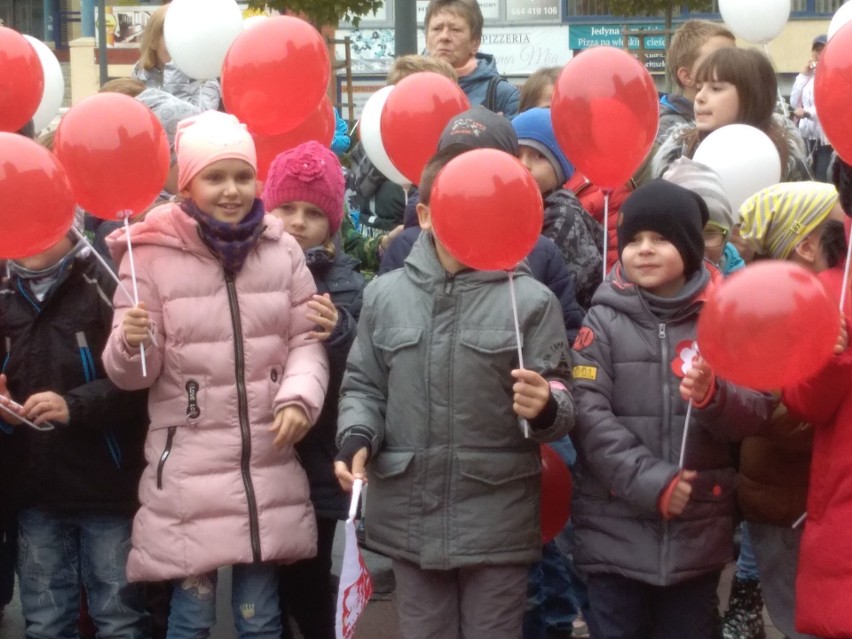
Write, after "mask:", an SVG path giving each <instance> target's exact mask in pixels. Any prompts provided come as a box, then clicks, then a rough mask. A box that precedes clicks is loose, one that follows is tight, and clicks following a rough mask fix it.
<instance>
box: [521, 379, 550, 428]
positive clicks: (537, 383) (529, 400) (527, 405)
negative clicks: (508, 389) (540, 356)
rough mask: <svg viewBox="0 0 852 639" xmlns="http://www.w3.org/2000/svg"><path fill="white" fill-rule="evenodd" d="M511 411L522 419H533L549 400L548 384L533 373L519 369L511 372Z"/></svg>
mask: <svg viewBox="0 0 852 639" xmlns="http://www.w3.org/2000/svg"><path fill="white" fill-rule="evenodd" d="M512 377H514V378H515V384H514V385H513V386H512V392H513V393H514V396H513V397H512V410H513V411H515V413H517V414H518V415H519V416H520V417H523V418H524V419H535V418H536V417H538V415H539V413H541V411H542V410H543V409H544V407H545V406H546V405H547V400H549V399H550V384H549V383H548V382H547V380H546V379H544V378H543V377H542V376H541V375H539V374H538V373H536V372H535V371H531V370H527V369H525V368H519V369H516V370H513V371H512Z"/></svg>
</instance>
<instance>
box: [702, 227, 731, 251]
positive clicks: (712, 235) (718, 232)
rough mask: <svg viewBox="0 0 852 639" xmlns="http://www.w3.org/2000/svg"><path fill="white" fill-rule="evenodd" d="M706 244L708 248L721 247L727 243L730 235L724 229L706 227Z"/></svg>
mask: <svg viewBox="0 0 852 639" xmlns="http://www.w3.org/2000/svg"><path fill="white" fill-rule="evenodd" d="M703 235H704V246H705V247H707V248H719V247H720V246H723V245H724V244H725V240H726V239H727V237H728V231H725V230H723V229H716V228H708V229H704V233H703Z"/></svg>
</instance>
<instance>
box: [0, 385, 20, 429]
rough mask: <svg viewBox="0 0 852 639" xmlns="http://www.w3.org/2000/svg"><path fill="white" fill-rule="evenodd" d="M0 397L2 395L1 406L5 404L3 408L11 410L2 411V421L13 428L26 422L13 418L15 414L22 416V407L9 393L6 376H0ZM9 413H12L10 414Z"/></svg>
mask: <svg viewBox="0 0 852 639" xmlns="http://www.w3.org/2000/svg"><path fill="white" fill-rule="evenodd" d="M0 395H2V397H0V404H3V406H5V407H6V408H7V409H9V410H8V411H7V410H4V411H0V419H2V420H3V421H4V422H6V423H7V424H10V425H12V426H18V425H20V424H23V423H24V422H22V421H21V420H20V419H18V418H17V417H14V416H13V413H14V414H15V415H20V414H21V407H20V406H19V405H18V404H17V403H15V400H13V399H12V395H11V394H10V393H9V388H8V387H7V386H6V376H5V375H2V374H0ZM9 411H12V412H11V413H10V412H9Z"/></svg>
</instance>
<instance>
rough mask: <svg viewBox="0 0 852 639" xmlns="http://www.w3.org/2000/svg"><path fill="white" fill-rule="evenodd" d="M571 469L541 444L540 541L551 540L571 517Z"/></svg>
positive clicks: (550, 449) (548, 447)
mask: <svg viewBox="0 0 852 639" xmlns="http://www.w3.org/2000/svg"><path fill="white" fill-rule="evenodd" d="M572 491H573V480H572V479H571V471H570V470H568V466H566V465H565V462H564V461H563V460H562V458H561V457H560V456H559V455H557V454H556V453H555V452H554V451H553V449H552V448H551V447H550V446H546V445H544V444H542V445H541V542H542V543H543V544H546V543H547V542H549V541H552V540H553V539H554V538H555V537H556V535H558V534H559V532H560V531H561V530H562V529H563V528H565V524H567V523H568V519H569V518H570V517H571V493H572Z"/></svg>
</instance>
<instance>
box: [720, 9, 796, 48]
mask: <svg viewBox="0 0 852 639" xmlns="http://www.w3.org/2000/svg"><path fill="white" fill-rule="evenodd" d="M719 13H721V14H722V20H724V21H725V24H726V25H728V28H729V29H730V30H731V31H733V32H734V35H736V36H737V37H740V38H742V39H743V40H748V41H749V42H758V43H760V44H766V43H767V42H769V41H770V40H774V39H775V38H777V37H778V36H779V35H780V34H781V32H782V31H783V30H784V25H786V24H787V20H789V19H790V0H719Z"/></svg>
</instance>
